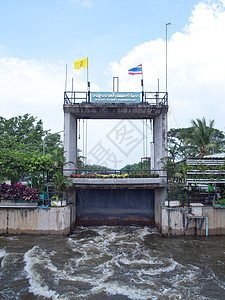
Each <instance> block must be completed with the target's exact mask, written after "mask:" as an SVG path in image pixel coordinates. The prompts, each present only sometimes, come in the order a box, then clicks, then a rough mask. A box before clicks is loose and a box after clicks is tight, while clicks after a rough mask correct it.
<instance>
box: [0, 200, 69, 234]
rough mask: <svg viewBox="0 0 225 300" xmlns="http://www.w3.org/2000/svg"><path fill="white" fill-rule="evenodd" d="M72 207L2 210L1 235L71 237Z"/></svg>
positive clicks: (0, 218)
mask: <svg viewBox="0 0 225 300" xmlns="http://www.w3.org/2000/svg"><path fill="white" fill-rule="evenodd" d="M72 210H73V208H72V207H71V206H65V207H49V208H40V209H39V208H0V234H2V235H4V234H56V235H69V234H70V232H71V223H72V215H73V214H72Z"/></svg>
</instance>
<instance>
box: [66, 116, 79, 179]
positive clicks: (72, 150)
mask: <svg viewBox="0 0 225 300" xmlns="http://www.w3.org/2000/svg"><path fill="white" fill-rule="evenodd" d="M64 151H65V154H64V155H65V158H66V162H71V163H69V164H67V165H66V166H65V169H73V170H74V169H76V165H77V118H76V117H75V116H74V115H72V114H71V113H64ZM72 173H73V171H72V170H71V171H65V172H64V174H65V175H66V176H69V175H71V174H72Z"/></svg>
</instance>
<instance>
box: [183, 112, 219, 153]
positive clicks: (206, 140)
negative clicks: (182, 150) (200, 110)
mask: <svg viewBox="0 0 225 300" xmlns="http://www.w3.org/2000/svg"><path fill="white" fill-rule="evenodd" d="M191 123H192V128H193V133H192V134H191V135H190V136H188V137H186V138H185V139H184V143H185V144H186V145H188V146H189V148H192V149H194V150H195V151H196V152H197V153H198V156H199V157H202V156H204V155H205V154H206V153H207V152H208V153H211V152H212V150H213V149H214V148H215V147H216V146H217V145H216V141H215V139H214V136H215V129H214V128H213V126H214V123H215V120H212V121H210V122H209V126H207V125H206V120H205V118H204V117H203V119H202V120H200V119H197V120H196V121H195V120H192V121H191Z"/></svg>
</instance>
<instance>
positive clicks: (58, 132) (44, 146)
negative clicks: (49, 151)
mask: <svg viewBox="0 0 225 300" xmlns="http://www.w3.org/2000/svg"><path fill="white" fill-rule="evenodd" d="M63 131H64V130H61V131H58V132H55V133H50V134H49V135H46V136H45V137H44V139H43V156H45V138H46V137H47V136H50V135H54V134H58V133H61V132H63Z"/></svg>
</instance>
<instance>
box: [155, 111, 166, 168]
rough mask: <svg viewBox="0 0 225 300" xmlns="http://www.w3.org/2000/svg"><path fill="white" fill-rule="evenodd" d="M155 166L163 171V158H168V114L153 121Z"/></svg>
mask: <svg viewBox="0 0 225 300" xmlns="http://www.w3.org/2000/svg"><path fill="white" fill-rule="evenodd" d="M153 142H154V154H155V155H154V165H155V169H156V170H160V169H162V166H163V165H162V163H161V161H160V160H161V158H163V157H166V156H167V112H162V113H161V114H160V115H159V116H157V117H156V118H154V120H153Z"/></svg>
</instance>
